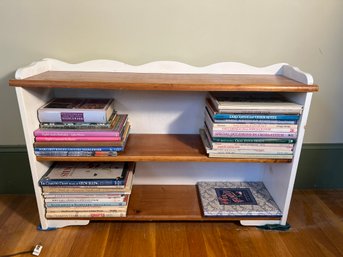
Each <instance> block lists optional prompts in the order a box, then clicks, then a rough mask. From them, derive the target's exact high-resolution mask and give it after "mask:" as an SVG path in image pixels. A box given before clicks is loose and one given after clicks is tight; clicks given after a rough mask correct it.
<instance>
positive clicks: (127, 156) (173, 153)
mask: <svg viewBox="0 0 343 257" xmlns="http://www.w3.org/2000/svg"><path fill="white" fill-rule="evenodd" d="M36 159H37V160H38V161H136V162H144V161H147V162H151V161H157V162H183V161H187V162H190V161H193V162H263V163H265V162H272V163H287V162H291V160H285V159H266V158H260V159H258V158H240V159H233V158H209V157H208V156H207V154H206V152H205V149H204V146H203V143H202V141H201V139H200V136H199V135H198V134H130V135H129V138H128V141H127V144H126V147H125V151H124V152H120V153H119V154H118V156H115V157H37V158H36Z"/></svg>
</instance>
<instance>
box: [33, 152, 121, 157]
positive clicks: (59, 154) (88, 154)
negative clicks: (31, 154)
mask: <svg viewBox="0 0 343 257" xmlns="http://www.w3.org/2000/svg"><path fill="white" fill-rule="evenodd" d="M35 155H36V156H46V157H49V156H55V157H67V156H74V157H91V156H95V157H97V156H117V155H118V153H117V152H116V151H35Z"/></svg>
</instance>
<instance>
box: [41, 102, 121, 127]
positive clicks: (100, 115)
mask: <svg viewBox="0 0 343 257" xmlns="http://www.w3.org/2000/svg"><path fill="white" fill-rule="evenodd" d="M113 111H114V100H113V99H100V98H99V99H91V98H53V99H51V100H50V101H49V102H47V103H46V104H44V105H43V106H42V107H40V108H39V109H38V111H37V112H38V120H39V121H40V122H93V123H106V122H108V120H109V118H110V116H111V114H112V113H113Z"/></svg>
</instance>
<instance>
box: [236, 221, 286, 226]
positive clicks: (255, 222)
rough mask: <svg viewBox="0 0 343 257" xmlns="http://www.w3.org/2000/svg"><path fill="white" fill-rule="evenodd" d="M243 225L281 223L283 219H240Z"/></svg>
mask: <svg viewBox="0 0 343 257" xmlns="http://www.w3.org/2000/svg"><path fill="white" fill-rule="evenodd" d="M240 223H241V225H242V226H264V225H267V224H281V220H240Z"/></svg>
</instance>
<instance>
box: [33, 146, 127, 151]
mask: <svg viewBox="0 0 343 257" xmlns="http://www.w3.org/2000/svg"><path fill="white" fill-rule="evenodd" d="M34 150H35V151H37V152H48V151H55V152H58V151H80V152H82V151H89V152H97V151H105V152H119V151H123V150H124V149H123V147H121V146H120V147H34Z"/></svg>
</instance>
